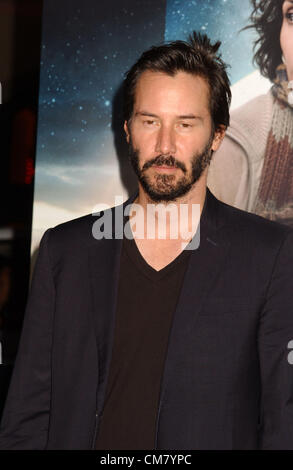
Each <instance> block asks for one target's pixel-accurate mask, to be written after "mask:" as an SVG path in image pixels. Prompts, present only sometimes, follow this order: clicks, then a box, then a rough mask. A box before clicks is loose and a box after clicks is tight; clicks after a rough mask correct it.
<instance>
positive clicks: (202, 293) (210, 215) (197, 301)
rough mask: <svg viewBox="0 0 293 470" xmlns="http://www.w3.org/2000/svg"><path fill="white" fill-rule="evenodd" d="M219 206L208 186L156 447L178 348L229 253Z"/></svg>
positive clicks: (169, 358) (177, 315)
mask: <svg viewBox="0 0 293 470" xmlns="http://www.w3.org/2000/svg"><path fill="white" fill-rule="evenodd" d="M218 206H219V203H218V201H217V199H216V198H215V197H214V196H213V195H212V193H211V192H210V191H209V190H208V188H207V195H206V204H205V206H204V209H203V212H202V215H201V220H200V245H199V247H198V248H197V249H196V250H194V251H193V253H191V256H190V261H189V264H188V267H187V270H186V274H185V278H184V282H183V286H182V289H181V293H180V297H179V300H178V303H177V307H176V310H175V312H174V316H173V322H172V326H171V330H170V335H169V342H168V350H167V355H166V361H165V366H164V371H163V377H162V382H161V390H160V399H159V407H158V415H157V429H156V440H155V449H156V448H157V445H158V431H159V419H160V410H161V404H162V401H163V400H164V395H165V392H166V389H167V387H168V382H169V380H170V379H171V378H172V377H173V375H174V373H175V372H174V364H175V363H176V357H178V349H180V345H182V344H185V342H186V338H188V336H189V335H188V332H189V331H190V330H191V329H192V328H193V327H194V325H195V324H196V322H197V318H198V314H199V312H200V311H201V309H202V307H203V305H204V302H205V299H206V298H208V296H209V294H210V293H211V292H212V289H213V283H214V281H215V280H216V278H217V276H218V275H219V272H221V269H222V267H223V263H224V260H225V259H226V257H227V254H228V250H229V243H228V242H227V241H226V240H225V239H224V234H222V233H221V228H222V226H221V223H219V221H218V214H217V211H218Z"/></svg>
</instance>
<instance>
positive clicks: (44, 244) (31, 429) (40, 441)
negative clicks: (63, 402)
mask: <svg viewBox="0 0 293 470" xmlns="http://www.w3.org/2000/svg"><path fill="white" fill-rule="evenodd" d="M51 230H52V229H48V230H47V231H46V232H45V233H44V235H43V237H42V239H41V242H40V247H39V254H38V258H37V261H36V265H35V269H34V274H33V277H32V282H31V288H30V293H29V297H28V303H27V307H26V311H25V316H24V322H23V328H22V333H21V337H20V342H19V347H18V352H17V356H16V360H15V364H14V368H13V373H12V377H11V381H10V386H9V389H8V395H7V399H6V402H5V407H4V411H3V415H2V420H1V427H0V449H33V450H42V449H45V447H46V443H47V437H48V428H49V418H50V401H51V347H52V328H53V315H54V303H55V288H54V282H53V276H52V270H51V263H50V257H49V252H48V243H49V238H50V233H51Z"/></svg>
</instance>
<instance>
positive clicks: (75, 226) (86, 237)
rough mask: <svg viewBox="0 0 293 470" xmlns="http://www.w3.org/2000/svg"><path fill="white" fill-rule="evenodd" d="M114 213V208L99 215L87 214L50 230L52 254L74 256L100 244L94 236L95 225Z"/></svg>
mask: <svg viewBox="0 0 293 470" xmlns="http://www.w3.org/2000/svg"><path fill="white" fill-rule="evenodd" d="M112 212H113V208H110V209H106V210H105V211H101V212H99V213H93V214H86V215H84V216H81V217H78V218H76V219H72V220H69V221H67V222H63V223H61V224H58V225H56V226H55V227H52V228H50V229H49V230H48V231H49V232H50V233H49V242H48V243H49V245H50V252H51V253H52V254H55V255H58V254H59V255H64V254H69V255H73V256H78V255H80V254H81V253H82V252H85V251H86V250H87V249H88V248H90V247H91V246H92V245H93V244H95V243H97V242H99V240H96V239H95V238H94V236H93V226H94V223H95V222H96V221H97V219H99V218H100V217H102V216H103V215H104V214H106V213H108V214H110V215H111V213H112Z"/></svg>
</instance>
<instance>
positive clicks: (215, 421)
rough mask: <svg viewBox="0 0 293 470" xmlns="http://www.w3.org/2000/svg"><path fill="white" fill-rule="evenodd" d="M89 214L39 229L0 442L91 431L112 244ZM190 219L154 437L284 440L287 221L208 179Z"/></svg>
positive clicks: (289, 325)
mask: <svg viewBox="0 0 293 470" xmlns="http://www.w3.org/2000/svg"><path fill="white" fill-rule="evenodd" d="M131 200H133V198H131ZM129 201H130V200H129ZM129 201H127V202H126V203H125V204H127V203H128V202H129ZM113 212H114V211H112V213H113ZM95 220H97V217H93V216H92V215H87V216H84V217H81V218H78V219H75V220H72V221H70V222H67V223H64V224H61V225H58V226H57V227H55V228H53V229H48V230H47V231H46V232H45V234H44V236H43V238H42V240H41V243H40V250H39V256H38V260H37V263H36V266H35V271H34V276H33V280H32V285H31V290H30V296H29V300H28V305H27V310H26V315H25V320H24V325H23V331H22V336H21V340H20V345H19V350H18V355H17V358H16V362H15V367H14V371H13V376H12V380H11V384H10V388H9V393H8V398H7V401H6V406H5V409H4V414H3V419H2V424H1V432H0V448H1V449H91V448H93V446H94V444H95V436H96V433H97V431H98V426H99V422H100V419H101V416H102V413H103V405H104V397H105V388H106V383H107V376H108V372H109V365H110V359H111V350H112V344H113V331H114V320H115V302H116V296H117V281H118V275H119V259H120V251H121V246H122V243H121V242H122V240H121V239H120V240H117V239H116V240H114V239H102V240H96V239H95V238H94V237H93V236H92V226H93V222H94V221H95ZM200 231H201V240H200V246H199V248H198V249H197V250H194V251H193V252H192V254H191V257H190V262H189V265H188V269H187V271H186V275H185V278H184V283H183V287H182V291H181V295H180V299H179V302H178V305H177V308H176V311H175V314H174V317H173V324H172V328H171V332H170V336H169V343H168V352H167V357H166V362H165V367H164V372H163V378H162V383H161V391H160V400H159V406H158V415H157V429H156V441H155V448H156V449H169V450H170V449H175V450H178V449H182V450H183V449H188V450H191V449H293V412H292V403H293V365H292V364H290V362H292V361H290V360H289V358H288V354H289V352H290V349H288V343H289V341H290V340H292V339H293V231H292V230H291V229H290V228H288V227H285V226H282V225H280V224H277V223H274V222H270V221H268V220H265V219H263V218H261V217H258V216H255V215H252V214H249V213H246V212H243V211H240V210H238V209H235V208H232V207H230V206H228V205H226V204H224V203H222V202H220V201H218V200H217V199H216V198H215V197H214V196H213V195H212V194H211V193H210V191H209V190H208V191H207V198H206V204H205V207H204V210H203V213H202V217H201V226H200ZM129 288H130V289H131V286H129Z"/></svg>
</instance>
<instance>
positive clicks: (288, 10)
mask: <svg viewBox="0 0 293 470" xmlns="http://www.w3.org/2000/svg"><path fill="white" fill-rule="evenodd" d="M282 11H283V23H282V28H281V34H280V44H281V49H282V53H283V56H284V59H285V63H286V69H287V75H288V79H289V81H290V80H293V0H285V1H284V3H283V6H282Z"/></svg>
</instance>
